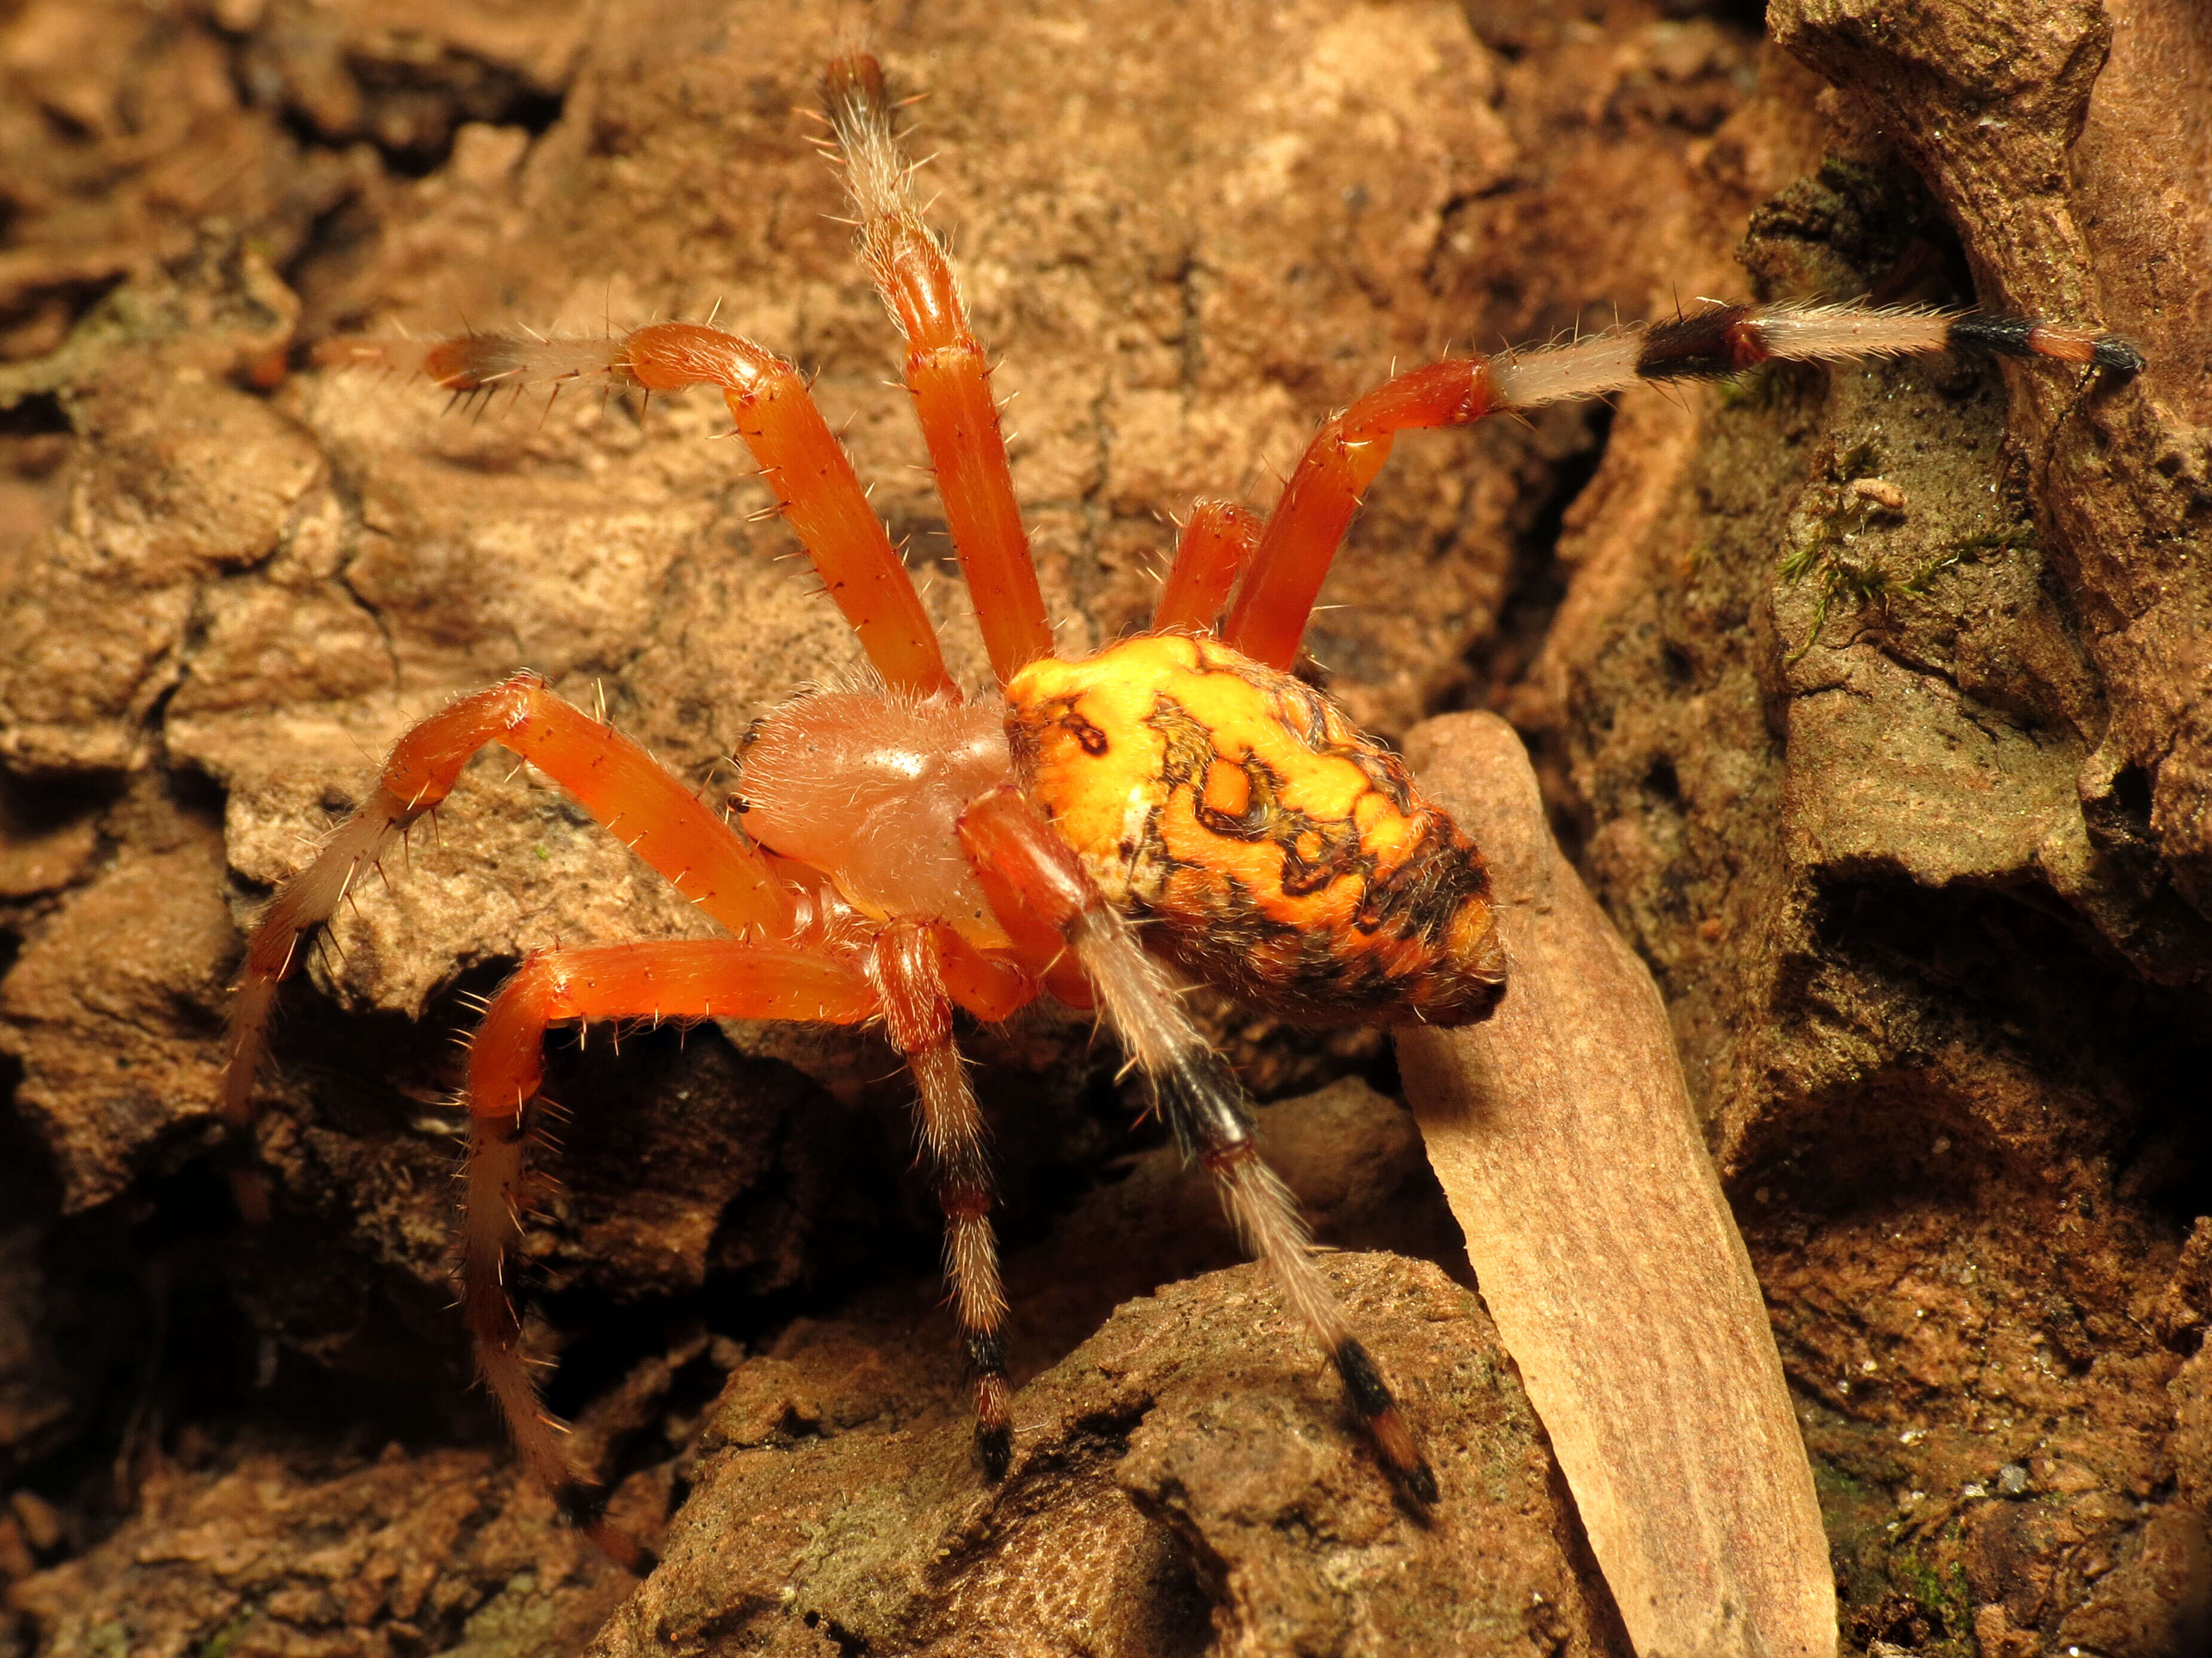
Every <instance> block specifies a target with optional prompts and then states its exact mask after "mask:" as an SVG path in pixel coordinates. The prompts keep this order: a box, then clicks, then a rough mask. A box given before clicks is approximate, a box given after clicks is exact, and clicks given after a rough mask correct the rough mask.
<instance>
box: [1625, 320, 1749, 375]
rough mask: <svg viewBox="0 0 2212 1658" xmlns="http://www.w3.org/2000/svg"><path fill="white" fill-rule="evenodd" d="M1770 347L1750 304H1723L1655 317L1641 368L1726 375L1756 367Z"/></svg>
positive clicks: (1646, 372) (1640, 355) (1638, 360)
mask: <svg viewBox="0 0 2212 1658" xmlns="http://www.w3.org/2000/svg"><path fill="white" fill-rule="evenodd" d="M1771 355H1772V353H1771V352H1770V351H1768V350H1767V349H1766V346H1765V343H1764V342H1763V341H1762V340H1761V339H1760V338H1759V329H1758V326H1757V324H1756V323H1755V322H1753V320H1752V312H1751V308H1750V307H1749V306H1746V305H1720V306H1714V307H1712V308H1709V309H1707V310H1703V311H1693V312H1692V313H1691V314H1689V315H1688V316H1686V317H1676V318H1675V319H1674V320H1673V321H1672V322H1655V323H1653V324H1652V325H1651V326H1650V328H1649V329H1647V330H1646V331H1645V332H1644V349H1643V350H1641V351H1640V352H1638V354H1637V357H1636V372H1637V373H1638V374H1639V375H1642V376H1643V377H1644V379H1646V380H1724V379H1726V378H1727V377H1728V376H1729V375H1740V374H1741V373H1742V372H1743V371H1744V370H1745V369H1756V368H1757V367H1758V366H1759V364H1760V363H1764V362H1765V361H1766V359H1767V358H1768V357H1770V356H1771Z"/></svg>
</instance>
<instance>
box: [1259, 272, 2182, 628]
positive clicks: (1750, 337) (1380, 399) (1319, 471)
mask: <svg viewBox="0 0 2212 1658" xmlns="http://www.w3.org/2000/svg"><path fill="white" fill-rule="evenodd" d="M1943 350H1953V351H1966V352H1972V353H1980V354H1989V355H1995V356H1999V357H2043V358H2045V359H2048V360H2050V361H2052V362H2057V363H2080V364H2086V365H2088V366H2091V367H2093V368H2095V369H2100V370H2102V371H2103V372H2104V373H2105V374H2106V375H2110V376H2112V378H2113V380H2114V381H2125V380H2126V379H2127V378H2128V377H2129V376H2130V375H2134V374H2136V373H2137V372H2139V371H2140V370H2141V369H2142V366H2143V359H2142V353H2141V352H2139V351H2137V350H2136V349H2135V347H2134V346H2132V345H2130V344H2128V343H2127V342H2126V341H2125V340H2123V339H2118V338H2114V337H2113V336H2112V335H2110V334H2104V333H2099V332H2096V331H2095V330H2093V329H2090V328H2085V327H2079V326H2063V325H2060V324H2057V323H2051V322H2044V321H2039V320H2035V319H2033V318H2028V317H1999V316H1981V315H1976V314H1971V313H1970V314H1965V315H1961V314H1959V313H1957V312H1952V311H1940V310H1927V309H1922V308H1914V307H1872V306H1866V305H1857V304H1845V305H1808V304H1801V303H1790V302H1784V303H1780V304H1771V305H1712V306H1707V307H1705V308H1701V309H1699V310H1696V311H1692V312H1689V313H1687V314H1677V315H1676V316H1675V317H1674V318H1673V319H1672V320H1668V321H1665V322H1656V323H1648V324H1645V323H1639V324H1636V325H1634V326H1630V327H1626V328H1615V329H1613V330H1611V331H1609V332H1606V333H1602V334H1590V335H1586V336H1583V337H1582V338H1577V339H1573V340H1570V341H1565V342H1563V343H1561V344H1556V345H1546V346H1538V347H1535V348H1534V349H1531V350H1523V351H1506V352H1501V353H1500V354H1498V356H1496V357H1487V358H1485V357H1476V358H1473V359H1469V360H1466V361H1460V360H1456V359H1447V360H1445V361H1444V362H1442V363H1430V364H1428V365H1427V366H1426V367H1425V368H1420V369H1413V370H1411V371H1410V372H1408V373H1406V374H1402V375H1398V376H1397V377H1396V378H1395V379H1394V380H1390V381H1386V382H1384V383H1383V385H1381V386H1379V387H1376V389H1375V390H1373V391H1371V392H1370V393H1367V395H1366V396H1364V397H1363V398H1361V399H1358V401H1357V402H1355V403H1354V404H1352V406H1351V407H1350V408H1348V409H1346V410H1345V411H1344V412H1343V413H1341V414H1340V415H1338V416H1336V417H1335V418H1334V419H1332V420H1330V421H1329V422H1328V423H1327V424H1325V425H1323V426H1322V429H1321V430H1320V431H1319V432H1317V433H1316V434H1315V436H1314V440H1313V442H1312V443H1311V444H1310V445H1309V446H1308V447H1307V449H1306V452H1305V456H1304V459H1303V460H1300V461H1299V462H1298V466H1297V471H1296V472H1293V473H1291V481H1290V482H1289V484H1287V485H1285V486H1284V489H1283V493H1282V497H1281V498H1280V499H1279V500H1278V501H1277V502H1276V503H1275V509H1274V511H1273V512H1272V513H1270V514H1269V515H1267V528H1266V529H1265V530H1264V531H1263V532H1262V533H1261V538H1260V550H1259V552H1257V553H1256V554H1255V556H1254V557H1253V558H1252V561H1251V563H1250V564H1249V566H1248V567H1247V568H1246V570H1245V572H1244V576H1243V581H1242V582H1240V583H1239V584H1238V586H1237V595H1236V597H1235V599H1234V600H1231V604H1230V607H1229V617H1228V620H1227V621H1226V622H1225V624H1224V625H1223V628H1222V637H1223V638H1224V639H1225V640H1226V641H1227V642H1228V643H1230V644H1231V645H1233V646H1234V647H1236V648H1237V649H1239V650H1241V651H1243V653H1244V654H1245V655H1248V656H1251V657H1254V658H1256V659H1257V660H1258V661H1263V662H1266V663H1268V664H1269V665H1271V666H1273V667H1281V668H1287V667H1290V666H1291V663H1292V662H1293V661H1295V660H1296V658H1297V649H1298V638H1299V636H1300V635H1301V634H1303V633H1304V631H1305V625H1306V620H1307V618H1308V617H1309V616H1310V613H1312V610H1313V605H1314V600H1315V599H1316V597H1317V596H1318V595H1319V594H1320V592H1321V584H1322V577H1324V576H1327V575H1328V566H1329V562H1330V560H1332V559H1333V558H1335V556H1336V549H1337V545H1338V543H1340V541H1341V540H1342V539H1344V531H1345V527H1346V525H1348V524H1349V523H1350V522H1351V521H1352V512H1353V510H1354V509H1356V508H1357V507H1358V504H1359V496H1360V491H1363V490H1364V489H1365V488H1366V487H1367V485H1368V484H1369V483H1370V482H1371V481H1372V480H1373V479H1374V477H1375V474H1376V472H1377V471H1379V470H1380V469H1381V467H1382V465H1383V461H1384V460H1388V459H1389V454H1390V444H1391V440H1392V439H1393V438H1394V437H1395V436H1396V435H1397V434H1398V433H1399V432H1401V431H1405V430H1409V429H1413V428H1418V427H1434V426H1464V425H1468V424H1472V423H1473V422H1474V421H1477V420H1480V419H1481V418H1483V417H1484V416H1485V415H1486V414H1492V413H1495V412H1496V411H1498V410H1500V409H1534V408H1540V407H1541V406H1542V405H1545V404H1547V403H1559V402H1565V401H1568V400H1570V399H1576V398H1585V397H1602V396H1604V395H1605V394H1607V393H1610V392H1618V391H1621V390H1624V389H1626V387H1631V386H1635V385H1639V384H1641V383H1643V382H1644V381H1655V380H1718V379H1726V378H1727V377H1729V375H1738V374H1741V373H1743V372H1744V371H1745V370H1746V369H1754V368H1757V367H1758V366H1759V364H1760V363H1768V362H1774V361H1784V362H1796V363H1849V362H1855V361H1863V360H1865V359H1867V358H1870V357H1913V356H1917V355H1920V354H1923V353H1926V352H1931V351H1943Z"/></svg>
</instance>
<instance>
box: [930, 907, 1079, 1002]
mask: <svg viewBox="0 0 2212 1658" xmlns="http://www.w3.org/2000/svg"><path fill="white" fill-rule="evenodd" d="M986 891H988V889H986ZM930 933H931V936H932V938H933V940H934V941H935V945H936V949H937V966H938V971H939V972H940V973H941V974H942V975H943V978H944V980H945V994H946V995H947V996H949V997H951V998H952V999H953V1001H955V1002H956V1003H958V1004H959V1005H960V1006H962V1007H963V1008H965V1009H968V1011H969V1012H970V1013H972V1014H974V1015H975V1017H976V1018H978V1019H987V1020H989V1021H991V1022H992V1023H993V1024H994V1025H995V1024H998V1023H1000V1022H1001V1021H1005V1020H1008V1019H1011V1018H1012V1017H1013V1016H1014V1015H1015V1014H1016V1013H1018V1012H1019V1011H1020V1010H1021V1009H1024V1008H1026V1007H1027V1006H1029V1004H1030V1003H1032V1002H1034V1001H1036V993H1037V980H1038V978H1039V975H1038V974H1037V973H1036V972H1031V971H1030V969H1029V968H1028V967H1027V966H1024V965H1023V963H1022V962H1021V961H1020V960H1017V959H1015V958H1013V957H1009V956H1005V955H1000V954H995V953H993V954H987V953H985V952H984V951H981V950H979V949H977V948H975V946H974V945H973V944H970V943H969V942H968V941H967V940H966V939H964V938H963V937H961V936H960V935H959V934H958V933H957V932H956V931H954V930H952V929H951V928H950V927H947V926H945V925H944V924H943V923H939V924H938V925H936V926H934V927H933V928H931V929H930ZM1054 942H1055V943H1056V942H1058V941H1056V940H1055V941H1054ZM1057 954H1060V952H1059V951H1058V950H1048V951H1046V952H1045V955H1044V960H1047V961H1049V960H1051V959H1052V958H1053V957H1054V956H1055V955H1057Z"/></svg>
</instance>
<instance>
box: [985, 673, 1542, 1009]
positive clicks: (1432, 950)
mask: <svg viewBox="0 0 2212 1658" xmlns="http://www.w3.org/2000/svg"><path fill="white" fill-rule="evenodd" d="M1006 697H1007V700H1008V702H1009V704H1011V707H1012V712H1011V714H1010V716H1009V719H1008V731H1009V735H1010V736H1011V738H1012V744H1013V751H1014V764H1015V769H1016V771H1017V772H1018V774H1019V775H1020V777H1021V778H1022V782H1023V784H1024V788H1025V789H1027V791H1028V793H1029V795H1030V799H1031V800H1032V801H1033V802H1036V805H1037V807H1038V808H1039V809H1041V810H1042V811H1043V812H1044V814H1046V815H1047V816H1048V817H1049V818H1050V819H1051V820H1052V821H1053V823H1054V826H1056V827H1057V828H1058V829H1059V831H1060V833H1061V835H1062V836H1064V837H1065V838H1066V841H1067V843H1068V844H1069V845H1070V846H1072V847H1073V849H1074V850H1075V852H1076V855H1077V856H1079V857H1080V858H1081V859H1082V861H1083V863H1084V866H1085V869H1088V870H1089V872H1090V874H1091V879H1092V880H1094V881H1097V883H1098V885H1099V886H1100V887H1102V888H1103V890H1104V892H1105V893H1106V895H1107V897H1108V898H1109V899H1110V900H1112V901H1113V902H1114V903H1115V905H1119V906H1120V907H1121V909H1122V910H1123V911H1125V912H1126V913H1127V914H1128V915H1129V916H1130V917H1132V918H1133V919H1134V920H1137V921H1139V922H1140V923H1144V930H1145V940H1146V943H1147V944H1149V945H1151V946H1152V948H1155V949H1157V950H1158V951H1159V952H1160V953H1161V954H1163V955H1165V956H1167V957H1168V958H1170V960H1174V961H1176V962H1177V963H1178V964H1180V965H1181V966H1183V967H1185V968H1186V969H1187V970H1188V971H1189V972H1193V973H1194V974H1196V975H1197V976H1199V977H1200V978H1205V979H1206V980H1207V981H1208V982H1210V983H1212V984H1218V985H1220V986H1221V987H1222V988H1224V989H1225V990H1228V991H1232V992H1234V993H1235V994H1237V996H1239V997H1242V998H1243V999H1244V1000H1245V1001H1247V1002H1249V1003H1252V1004H1253V1005H1254V1006H1255V1007H1258V1008H1261V1009H1266V1010H1267V1011H1269V1012H1273V1013H1279V1014H1283V1015H1287V1016H1289V1017H1291V1018H1296V1019H1299V1020H1305V1021H1327V1022H1357V1023H1362V1024H1367V1023H1386V1024H1395V1023H1407V1024H1410V1023H1413V1022H1414V1021H1427V1022H1429V1023H1431V1024H1438V1025H1453V1024H1463V1023H1465V1022H1467V1021H1470V1020H1474V1019H1480V1018H1481V1017H1482V1016H1483V1015H1485V1014H1486V1013H1488V1012H1489V1011H1490V1009H1491V1008H1492V1005H1493V1004H1494V1003H1496V1002H1497V1000H1498V994H1499V991H1501V989H1502V988H1503V986H1504V980H1505V961H1504V951H1503V950H1502V948H1500V946H1499V944H1498V935H1497V930H1496V928H1495V925H1494V924H1493V922H1492V916H1491V911H1490V901H1489V900H1490V880H1489V875H1488V874H1487V872H1486V870H1485V869H1484V868H1483V864H1482V859H1481V857H1480V855H1479V854H1478V853H1477V852H1476V851H1475V850H1474V846H1473V844H1471V843H1469V841H1468V838H1467V837H1466V836H1464V835H1463V834H1462V833H1461V832H1460V831H1459V828H1458V826H1456V825H1455V824H1454V823H1453V822H1452V820H1451V819H1450V818H1449V817H1448V816H1447V815H1445V814H1443V812H1441V811H1438V810H1437V808H1434V807H1432V806H1431V805H1429V804H1428V802H1425V801H1424V800H1423V799H1422V798H1421V797H1420V795H1419V794H1418V793H1417V792H1416V791H1415V789H1414V788H1413V780H1412V778H1411V777H1408V776H1407V771H1406V768H1405V765H1404V764H1403V763H1402V762H1401V760H1400V759H1398V757H1397V756H1396V755H1395V754H1394V753H1390V751H1389V750H1388V749H1386V748H1384V747H1383V746H1382V745H1381V744H1380V743H1379V742H1377V741H1376V740H1375V739H1374V738H1372V737H1370V736H1369V735H1367V734H1366V733H1364V732H1363V731H1361V730H1360V729H1359V728H1358V727H1357V726H1355V725H1353V724H1352V722H1351V721H1350V720H1348V719H1346V717H1345V716H1344V711H1343V710H1341V709H1340V708H1339V707H1338V706H1337V705H1336V704H1334V702H1332V701H1331V700H1330V699H1329V698H1327V697H1326V696H1324V695H1322V693H1321V692H1318V691H1316V690H1315V689H1314V688H1313V687H1312V686H1309V685H1306V684H1305V683H1304V682H1303V681H1302V680H1297V679H1294V678H1292V677H1291V675H1290V674H1284V673H1280V672H1279V671H1277V670H1276V669H1273V668H1271V667H1264V666H1262V665H1261V664H1260V663H1258V662H1255V661H1251V660H1250V659H1249V658H1247V657H1245V656H1243V655H1239V654H1238V653H1237V652H1236V651H1234V650H1231V649H1229V647H1228V646H1226V645H1224V644H1222V643H1219V642H1218V641H1216V640H1212V639H1206V638H1196V637H1189V636H1187V635H1182V634H1146V635H1141V636H1139V637H1136V638H1133V639H1127V640H1124V641H1122V642H1121V643H1119V644H1117V645H1114V646H1111V647H1109V649H1105V650H1103V651H1101V652H1100V653H1099V654H1098V655H1095V656H1092V657H1090V658H1089V659H1087V660H1085V661H1079V662H1068V661H1060V660H1058V659H1057V658H1051V657H1048V658H1045V659H1043V660H1042V661H1036V662H1032V663H1030V666H1029V667H1025V668H1024V669H1023V670H1022V671H1021V672H1020V673H1019V674H1017V675H1016V676H1015V677H1014V680H1013V682H1012V684H1011V685H1009V686H1007V687H1006Z"/></svg>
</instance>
